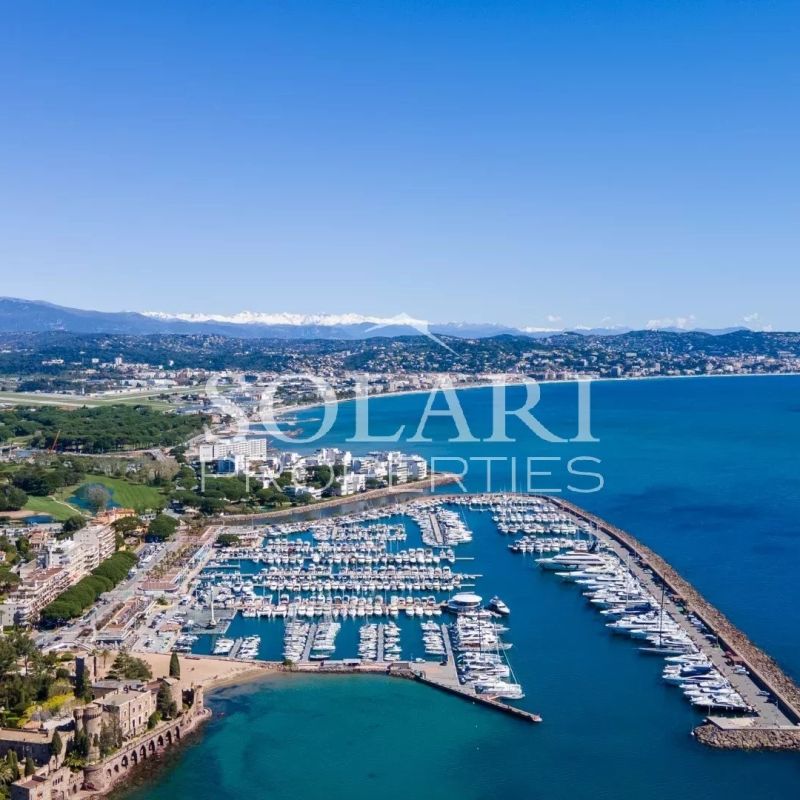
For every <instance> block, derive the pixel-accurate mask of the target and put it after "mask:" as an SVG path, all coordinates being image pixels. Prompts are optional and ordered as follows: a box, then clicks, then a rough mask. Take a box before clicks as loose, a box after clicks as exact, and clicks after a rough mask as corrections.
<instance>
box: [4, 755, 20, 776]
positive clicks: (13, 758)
mask: <svg viewBox="0 0 800 800" xmlns="http://www.w3.org/2000/svg"><path fill="white" fill-rule="evenodd" d="M6 759H7V761H8V768H9V770H10V772H11V775H12V777H13V780H15V781H18V780H19V778H20V774H19V759H18V758H17V752H16V750H9V751H8V754H7V755H6Z"/></svg>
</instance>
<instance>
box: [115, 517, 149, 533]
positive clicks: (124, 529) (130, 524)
mask: <svg viewBox="0 0 800 800" xmlns="http://www.w3.org/2000/svg"><path fill="white" fill-rule="evenodd" d="M141 525H142V521H141V520H140V519H139V517H135V516H134V517H120V518H119V519H116V520H114V522H112V523H111V527H112V528H113V529H114V530H115V532H116V533H121V534H122V535H123V536H128V535H129V534H131V533H133V532H134V531H136V530H138V529H139V528H140V527H141Z"/></svg>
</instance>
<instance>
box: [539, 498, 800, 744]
mask: <svg viewBox="0 0 800 800" xmlns="http://www.w3.org/2000/svg"><path fill="white" fill-rule="evenodd" d="M548 499H549V500H550V501H551V502H553V503H554V504H555V505H558V506H560V507H561V508H563V509H564V510H566V511H569V512H570V513H572V514H574V515H575V516H576V517H578V518H580V519H582V520H584V521H585V522H589V523H591V524H592V525H593V526H595V527H596V528H597V529H598V530H600V531H602V532H603V533H604V534H606V535H607V536H610V537H611V538H612V539H614V541H616V542H618V543H619V544H621V545H622V546H623V547H625V548H626V549H627V550H628V551H629V552H630V553H631V554H632V555H634V556H635V557H637V558H638V559H639V560H640V561H641V563H642V564H644V565H646V566H647V567H649V568H650V569H651V570H652V571H653V573H654V574H655V575H657V576H658V577H659V578H660V579H661V580H662V581H663V582H664V584H665V585H666V586H667V588H668V589H669V590H670V591H671V592H672V593H673V594H674V595H675V597H676V598H678V599H679V600H681V601H682V602H683V603H684V605H685V606H686V608H687V610H688V611H690V612H691V613H693V614H694V615H695V616H696V617H698V619H700V620H701V622H702V623H703V624H704V625H705V626H706V627H707V628H708V629H709V630H710V631H711V632H712V633H713V634H714V635H715V636H716V637H717V638H718V641H719V642H720V644H721V645H722V646H723V647H724V648H725V649H727V650H728V651H729V652H730V654H731V655H732V656H733V657H735V658H736V659H737V660H738V661H739V662H740V663H741V664H742V665H743V666H744V667H745V668H746V669H747V670H748V671H749V672H750V675H751V677H752V678H753V679H754V682H756V683H757V684H758V685H760V686H761V687H762V688H764V689H766V690H767V691H769V692H771V693H772V694H773V696H774V697H775V699H776V701H777V703H778V705H779V707H780V709H781V711H782V712H783V713H784V714H785V715H786V717H787V718H789V719H790V720H791V721H792V722H793V723H794V724H795V725H797V724H800V688H799V687H798V686H797V684H796V683H795V682H794V681H793V680H792V679H791V678H790V677H789V676H788V675H787V674H786V673H785V672H783V670H782V669H781V668H780V667H779V666H778V664H777V663H776V662H775V661H774V660H773V659H772V658H771V657H770V656H769V655H767V654H766V653H765V652H764V651H763V650H761V648H759V647H758V646H756V645H755V644H754V643H753V642H751V641H750V639H748V637H747V636H745V634H744V633H742V632H741V631H740V630H739V629H738V628H737V627H736V626H735V625H733V623H732V622H731V621H730V620H729V619H728V618H727V617H726V616H725V615H724V614H723V613H722V612H721V611H719V610H718V609H716V608H715V607H714V606H713V605H711V603H709V602H708V601H707V600H706V599H705V598H704V597H703V596H702V595H701V594H700V593H699V592H698V591H697V589H695V588H694V586H692V585H691V584H690V583H689V582H688V581H687V580H685V579H684V578H683V577H681V576H680V575H679V574H678V572H677V571H676V570H675V569H674V567H672V566H671V565H670V564H668V563H667V562H666V561H665V560H664V559H663V558H662V557H661V556H659V555H658V554H657V553H654V552H653V551H652V550H651V549H650V548H649V547H647V546H646V545H644V544H642V543H641V542H640V541H638V539H636V538H635V537H634V536H631V534H629V533H626V532H625V531H623V530H621V529H620V528H617V527H615V526H614V525H610V524H609V523H607V522H606V521H605V520H603V519H601V518H600V517H597V516H595V515H594V514H590V513H589V512H588V511H584V510H583V509H582V508H579V507H578V506H576V505H574V504H573V503H571V502H569V501H567V500H563V499H561V498H557V497H548ZM753 730H754V729H747V730H744V731H740V732H739V733H740V734H741V735H743V736H746V735H750V734H752V733H753Z"/></svg>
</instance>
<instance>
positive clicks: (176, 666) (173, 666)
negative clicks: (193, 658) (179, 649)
mask: <svg viewBox="0 0 800 800" xmlns="http://www.w3.org/2000/svg"><path fill="white" fill-rule="evenodd" d="M169 676H170V678H180V676H181V662H180V659H179V658H178V654H177V653H173V654H172V655H171V656H170V657H169Z"/></svg>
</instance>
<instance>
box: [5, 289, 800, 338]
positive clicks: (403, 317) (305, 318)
mask: <svg viewBox="0 0 800 800" xmlns="http://www.w3.org/2000/svg"><path fill="white" fill-rule="evenodd" d="M2 300H10V301H13V302H21V303H30V304H40V305H46V306H53V307H56V308H62V309H66V310H69V311H79V312H88V313H93V312H96V313H101V314H138V315H141V316H143V317H147V318H150V319H155V320H163V321H181V322H187V323H202V322H218V323H225V324H230V325H233V326H236V325H242V326H244V325H255V326H258V325H264V326H278V325H286V326H303V325H316V326H320V327H326V326H330V327H336V326H346V325H363V324H370V325H374V326H375V328H376V333H375V335H376V336H380V328H382V327H384V328H385V327H406V326H408V327H414V325H415V324H421V325H431V326H458V325H464V326H471V327H475V328H479V327H481V326H483V327H486V328H492V327H496V328H498V329H503V328H507V329H509V330H511V331H517V332H520V333H537V334H548V333H552V334H557V333H561V332H570V331H608V332H619V333H626V332H636V331H659V330H660V331H678V332H686V333H689V332H692V331H698V332H702V331H708V332H727V331H734V330H748V331H753V332H756V333H778V332H785V333H793V332H797V331H798V329H796V328H783V329H781V330H780V331H773V330H772V328H770V327H754V326H752V325H750V324H747V323H740V324H731V325H723V326H720V327H710V326H704V325H701V324H700V322H699V320H697V319H696V318H695V317H694V316H691V317H688V318H679V319H667V320H653V319H650V320H648V321H647V322H645V323H644V324H641V325H636V324H634V325H603V324H597V325H589V324H577V325H572V326H568V327H567V326H564V327H536V326H519V325H515V324H513V323H511V322H507V321H505V320H490V319H481V320H475V319H472V320H470V319H434V320H422V319H420V318H417V317H414V316H413V315H407V314H399V315H393V316H391V317H381V316H379V315H375V314H370V313H369V312H361V311H353V310H343V311H340V312H336V311H329V312H317V313H313V312H303V311H286V310H281V311H277V310H272V311H253V310H249V309H248V310H242V311H239V312H235V313H233V314H222V313H217V312H213V311H179V312H171V311H164V310H154V309H144V310H138V309H132V308H88V307H85V306H80V307H79V306H69V305H66V304H64V303H60V302H57V301H54V300H43V299H41V298H31V297H11V296H8V295H0V301H2Z"/></svg>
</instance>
